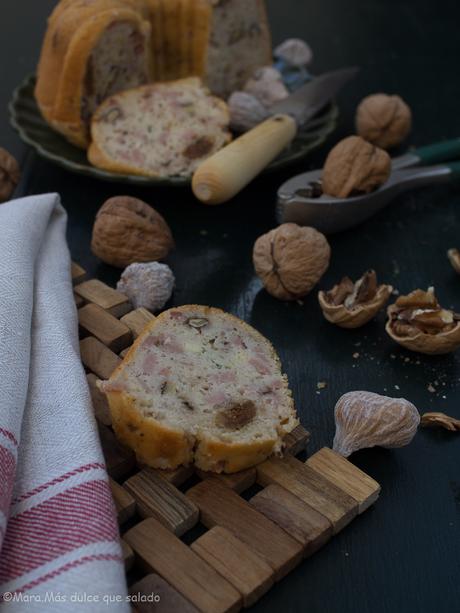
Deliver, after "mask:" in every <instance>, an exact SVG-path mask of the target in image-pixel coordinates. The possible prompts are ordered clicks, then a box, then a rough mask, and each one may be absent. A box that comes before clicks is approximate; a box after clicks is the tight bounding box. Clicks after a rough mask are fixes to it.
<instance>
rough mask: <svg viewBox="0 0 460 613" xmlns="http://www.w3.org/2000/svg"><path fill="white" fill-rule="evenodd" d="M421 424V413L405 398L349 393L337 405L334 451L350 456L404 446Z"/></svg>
mask: <svg viewBox="0 0 460 613" xmlns="http://www.w3.org/2000/svg"><path fill="white" fill-rule="evenodd" d="M419 423H420V415H419V412H418V411H417V409H416V408H415V406H414V405H413V404H412V403H411V402H409V401H408V400H405V399H404V398H390V397H388V396H381V395H380V394H374V393H373V392H363V391H358V392H348V393H347V394H344V395H343V396H342V397H341V398H339V400H338V402H337V404H336V405H335V425H336V432H335V437H334V445H333V449H334V451H336V452H337V453H340V454H342V455H343V456H345V457H347V456H349V455H351V454H352V453H353V452H355V451H358V449H364V448H367V447H375V446H379V447H404V446H405V445H408V444H409V443H410V442H411V440H412V439H413V438H414V435H415V433H416V432H417V428H418V425H419Z"/></svg>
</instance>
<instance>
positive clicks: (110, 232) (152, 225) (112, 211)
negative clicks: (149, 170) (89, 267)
mask: <svg viewBox="0 0 460 613" xmlns="http://www.w3.org/2000/svg"><path fill="white" fill-rule="evenodd" d="M173 247H174V240H173V237H172V234H171V230H170V229H169V226H168V224H167V223H166V221H165V220H164V219H163V217H162V216H161V215H160V214H159V213H157V212H156V211H155V209H153V208H152V207H150V206H149V205H148V204H146V203H145V202H143V201H142V200H138V199H137V198H132V197H130V196H115V197H114V198H110V199H109V200H107V201H106V202H105V203H104V204H103V205H102V207H101V208H100V209H99V211H98V213H97V215H96V220H95V222H94V227H93V237H92V241H91V249H92V251H93V253H94V255H96V256H97V257H99V258H100V259H101V260H103V261H104V262H106V263H107V264H111V265H112V266H117V267H118V268H124V267H126V266H129V264H133V263H134V262H151V261H154V260H162V259H163V258H165V257H166V256H167V255H168V253H169V251H170V250H171V249H172V248H173Z"/></svg>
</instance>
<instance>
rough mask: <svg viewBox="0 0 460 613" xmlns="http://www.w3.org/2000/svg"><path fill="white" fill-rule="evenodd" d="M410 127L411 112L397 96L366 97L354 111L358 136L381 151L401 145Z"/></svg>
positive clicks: (375, 95) (378, 95)
mask: <svg viewBox="0 0 460 613" xmlns="http://www.w3.org/2000/svg"><path fill="white" fill-rule="evenodd" d="M411 125H412V113H411V110H410V108H409V107H408V106H407V104H406V103H405V102H404V100H403V99H402V98H400V97H399V96H388V95H387V94H373V95H372V96H367V97H366V98H364V100H362V101H361V103H360V104H359V106H358V109H357V111H356V131H357V132H358V134H359V135H360V136H362V137H363V138H364V139H366V140H367V141H369V142H370V143H373V144H374V145H377V147H382V149H390V148H391V147H395V146H396V145H399V144H400V143H402V141H403V140H404V139H405V138H406V136H407V135H408V134H409V132H410V129H411Z"/></svg>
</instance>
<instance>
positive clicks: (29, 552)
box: [0, 480, 118, 583]
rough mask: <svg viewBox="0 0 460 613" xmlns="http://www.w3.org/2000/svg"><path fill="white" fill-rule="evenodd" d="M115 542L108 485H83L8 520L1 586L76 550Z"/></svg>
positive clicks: (100, 483) (116, 533) (112, 510)
mask: <svg viewBox="0 0 460 613" xmlns="http://www.w3.org/2000/svg"><path fill="white" fill-rule="evenodd" d="M117 539H118V526H117V523H116V521H115V514H114V509H113V501H112V496H111V492H110V488H109V486H108V483H107V482H106V481H102V480H97V481H90V482H87V483H82V484H80V485H78V486H76V487H73V488H70V489H68V490H66V491H64V492H61V493H59V494H57V495H56V496H53V497H52V498H50V499H49V500H46V501H43V502H41V503H40V504H38V505H36V506H34V507H32V508H31V509H28V510H27V511H24V512H23V513H20V514H18V515H16V516H15V517H10V519H9V521H8V526H7V531H6V535H5V539H4V542H3V547H2V555H1V557H0V583H2V582H5V581H10V580H12V579H16V578H18V577H20V576H21V575H23V574H24V573H27V572H30V571H32V570H34V569H36V568H38V567H40V566H42V565H43V564H47V563H49V562H51V561H52V560H54V559H55V558H58V557H60V556H63V555H65V554H68V553H70V552H71V551H73V550H75V549H77V548H79V547H83V546H85V545H90V544H92V543H99V542H107V541H114V540H117Z"/></svg>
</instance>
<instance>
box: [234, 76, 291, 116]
mask: <svg viewBox="0 0 460 613" xmlns="http://www.w3.org/2000/svg"><path fill="white" fill-rule="evenodd" d="M243 89H244V91H245V92H246V93H247V94H251V95H252V96H254V97H255V98H257V100H258V101H259V102H260V103H261V104H263V106H264V107H266V108H269V107H270V106H272V104H275V102H280V101H281V100H284V98H287V97H288V96H289V92H288V90H287V88H286V86H285V85H284V82H283V77H282V75H281V73H280V72H279V71H278V70H276V68H273V66H263V67H262V68H257V70H255V71H254V74H253V75H252V77H251V78H250V79H249V80H248V81H247V82H246V84H245V85H244V88H243Z"/></svg>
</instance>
